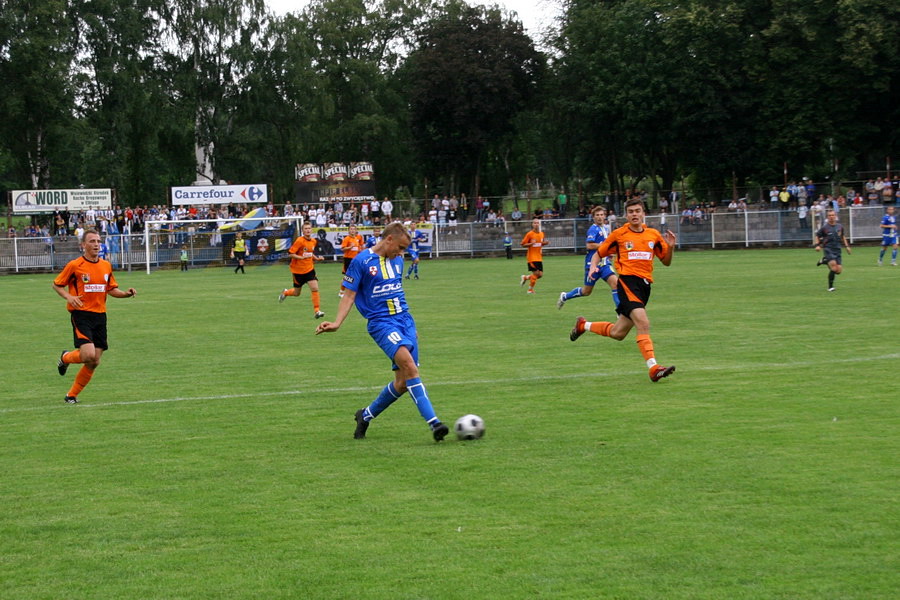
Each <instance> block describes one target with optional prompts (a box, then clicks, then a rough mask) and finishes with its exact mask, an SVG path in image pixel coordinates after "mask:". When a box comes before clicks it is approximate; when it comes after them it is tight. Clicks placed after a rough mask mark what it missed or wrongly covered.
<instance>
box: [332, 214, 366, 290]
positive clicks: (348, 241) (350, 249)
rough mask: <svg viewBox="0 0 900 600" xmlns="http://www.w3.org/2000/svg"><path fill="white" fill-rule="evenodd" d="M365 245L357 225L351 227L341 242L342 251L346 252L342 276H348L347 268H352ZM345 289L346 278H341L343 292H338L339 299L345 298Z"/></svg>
mask: <svg viewBox="0 0 900 600" xmlns="http://www.w3.org/2000/svg"><path fill="white" fill-rule="evenodd" d="M364 243H365V242H364V241H363V237H362V236H361V235H359V231H358V230H357V229H356V225H351V226H350V231H349V233H348V234H347V235H346V236H344V239H342V240H341V250H343V251H344V266H343V268H342V269H341V274H343V275H346V274H347V267H349V266H350V263H351V262H353V259H354V258H356V255H357V254H359V252H360V250H362V249H363V244H364ZM344 289H345V288H344V278H343V277H341V291H339V292H338V297H339V298H343V297H344Z"/></svg>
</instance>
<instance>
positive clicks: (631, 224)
mask: <svg viewBox="0 0 900 600" xmlns="http://www.w3.org/2000/svg"><path fill="white" fill-rule="evenodd" d="M644 216H645V215H644V203H643V201H641V200H639V199H637V198H632V199H631V200H629V201H627V202H626V203H625V219H626V221H627V224H626V225H623V226H622V227H619V228H618V229H616V230H615V231H613V232H612V233H610V234H609V237H608V238H606V241H604V242H603V243H602V244H600V247H599V248H597V252H596V253H595V254H594V256H593V257H592V258H591V267H590V268H591V274H594V273H596V272H597V271H598V270H599V268H600V260H601V259H602V258H603V257H604V256H615V259H616V267H617V268H618V271H619V285H618V291H619V306H617V307H616V312H617V313H619V318H618V319H617V320H616V322H615V323H609V322H607V321H598V322H594V323H591V322H590V321H587V320H586V319H585V318H584V317H578V319H577V320H576V321H575V327H574V328H573V329H572V332H571V333H570V334H569V339H571V340H572V341H573V342H574V341H575V340H577V339H578V338H579V337H581V335H582V334H583V333H584V332H585V331H591V332H593V333H596V334H598V335H605V336H607V337H611V338H613V339H614V340H623V339H625V336H626V335H628V332H629V331H631V329H632V327H636V328H637V345H638V348H640V351H641V354H642V355H643V357H644V360H645V361H646V363H647V368H648V369H649V375H650V380H651V381H659V380H660V379H662V378H663V377H668V376H669V375H671V374H672V373H674V372H675V367H663V366H662V365H658V364H656V356H655V354H654V353H653V340H651V339H650V319H649V317H647V308H646V305H647V302H648V301H649V300H650V284H651V283H653V257H654V256H655V257H657V258H659V260H660V262H662V264H664V265H666V266H667V267H668V266H669V265H670V264H672V254H673V253H674V251H675V234H674V233H672V232H671V231H666V233H665V235H664V236H663V235H661V234H660V233H659V232H658V231H657V230H656V229H651V228H650V227H647V226H646V225H645V224H644Z"/></svg>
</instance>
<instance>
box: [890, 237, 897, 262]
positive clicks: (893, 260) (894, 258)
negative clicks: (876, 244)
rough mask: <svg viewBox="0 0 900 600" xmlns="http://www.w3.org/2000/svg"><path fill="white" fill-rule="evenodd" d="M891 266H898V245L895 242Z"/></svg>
mask: <svg viewBox="0 0 900 600" xmlns="http://www.w3.org/2000/svg"><path fill="white" fill-rule="evenodd" d="M891 266H893V267H896V266H897V243H896V242H894V245H893V247H892V249H891Z"/></svg>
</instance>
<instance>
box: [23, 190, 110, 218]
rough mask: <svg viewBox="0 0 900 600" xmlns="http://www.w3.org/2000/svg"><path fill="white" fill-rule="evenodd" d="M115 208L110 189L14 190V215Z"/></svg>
mask: <svg viewBox="0 0 900 600" xmlns="http://www.w3.org/2000/svg"><path fill="white" fill-rule="evenodd" d="M112 207H113V201H112V190H111V189H110V188H96V189H73V190H14V191H13V192H12V208H13V214H31V213H47V212H55V211H57V210H58V211H70V212H77V211H85V210H89V209H91V208H93V209H95V210H108V209H111V208H112Z"/></svg>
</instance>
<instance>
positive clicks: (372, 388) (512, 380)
mask: <svg viewBox="0 0 900 600" xmlns="http://www.w3.org/2000/svg"><path fill="white" fill-rule="evenodd" d="M898 358H900V353H893V354H882V355H879V356H857V357H854V358H842V359H841V362H842V363H859V362H869V361H874V360H896V359H898ZM820 364H821V361H818V360H817V361H798V362H791V363H782V362H777V363H776V362H773V363H762V364H759V363H756V364H753V365H752V366H753V367H756V368H773V369H795V368H798V367H799V368H802V367H812V366H816V365H820ZM746 368H747V365H746V364H740V365H724V366H705V367H690V370H692V371H732V370H743V369H746ZM642 372H643V370H641V371H635V370H624V369H623V370H616V371H609V372H597V371H591V372H590V373H570V374H568V375H534V376H531V377H509V378H507V379H466V380H464V381H429V382H426V385H427V386H428V387H429V388H435V387H440V386H444V385H447V386H456V385H497V384H504V383H509V384H516V383H533V382H540V381H556V380H565V379H592V378H597V377H609V376H613V375H628V374H631V373H642ZM380 388H381V386H378V385H371V386H352V387H334V388H316V389H308V390H282V391H278V392H264V391H260V392H248V393H246V394H216V395H207V396H176V397H174V398H148V399H146V400H128V401H122V402H97V403H90V404H87V403H81V402H79V403H78V404H77V405H76V406H80V407H81V408H102V407H104V406H132V405H135V404H163V403H166V402H196V401H203V400H240V399H242V398H266V397H269V398H272V397H277V396H304V395H310V394H343V393H346V392H372V391H375V390H378V389H380ZM54 409H59V410H71V409H72V405H67V404H63V403H60V404H59V405H56V404H54V405H46V406H28V407H22V408H3V409H0V414H6V413H15V412H26V411H34V410H54Z"/></svg>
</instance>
